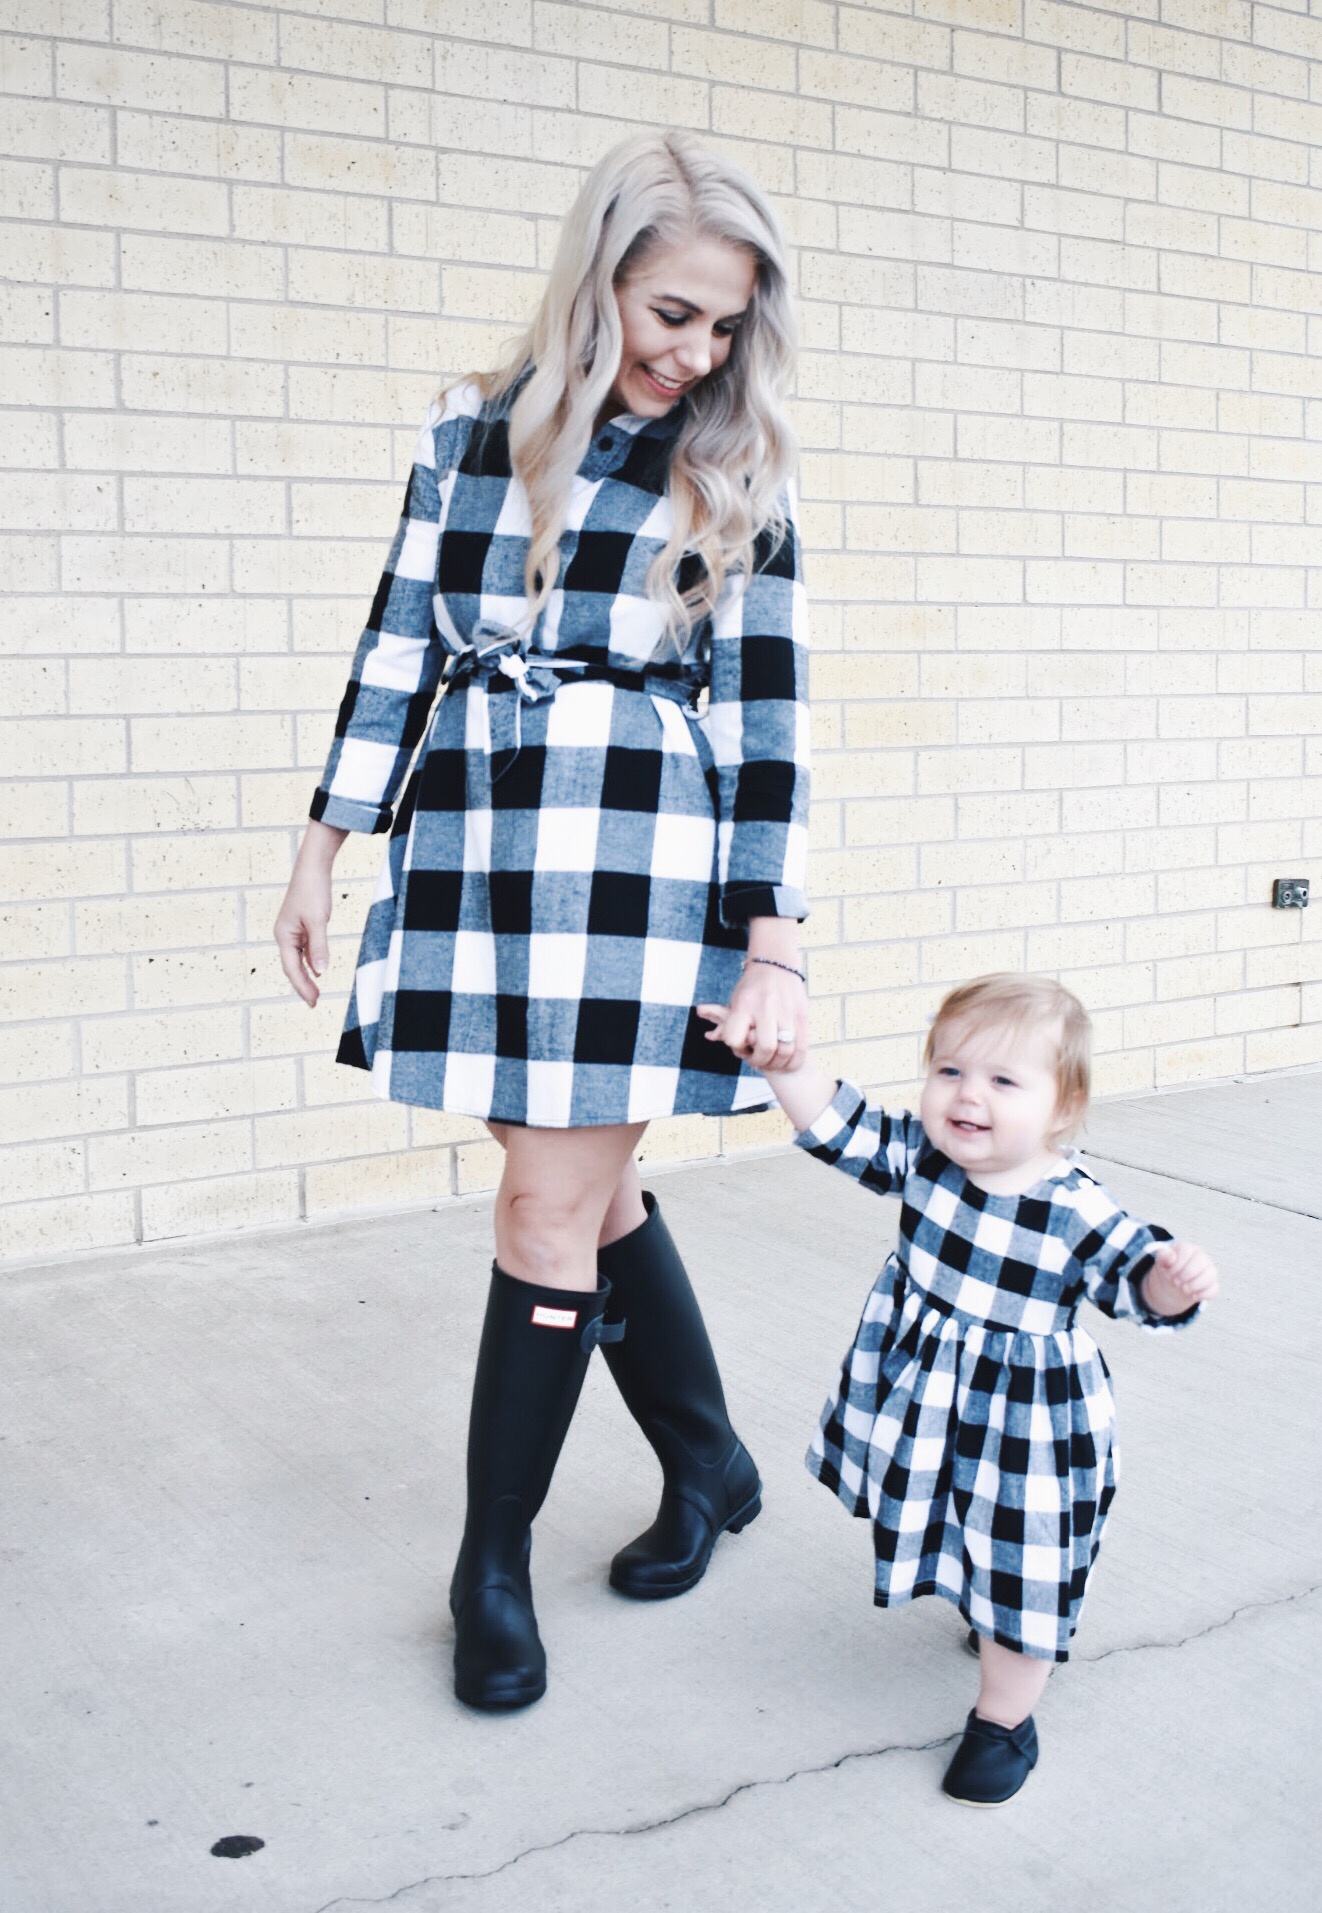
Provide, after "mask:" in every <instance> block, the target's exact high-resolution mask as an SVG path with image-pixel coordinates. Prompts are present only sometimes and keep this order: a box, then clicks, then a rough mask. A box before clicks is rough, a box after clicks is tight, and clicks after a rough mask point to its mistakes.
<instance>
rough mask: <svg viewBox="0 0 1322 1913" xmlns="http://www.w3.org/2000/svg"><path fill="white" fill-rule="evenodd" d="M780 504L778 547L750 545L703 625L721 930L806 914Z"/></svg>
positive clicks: (802, 627)
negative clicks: (708, 635) (708, 646)
mask: <svg viewBox="0 0 1322 1913" xmlns="http://www.w3.org/2000/svg"><path fill="white" fill-rule="evenodd" d="M782 502H783V504H784V507H785V511H786V531H785V536H784V538H783V539H782V540H781V542H780V543H779V545H777V544H776V542H775V540H774V538H773V537H771V536H770V535H769V534H767V533H765V532H764V533H763V534H762V535H761V536H760V537H759V538H758V539H757V541H756V544H755V547H754V562H753V566H752V570H751V572H750V573H749V574H747V575H744V574H742V573H741V574H739V575H737V576H735V577H733V578H731V579H729V580H728V581H727V584H726V587H725V589H724V591H723V592H722V594H721V597H720V600H719V602H718V603H717V605H716V609H715V611H714V613H713V616H712V650H711V695H710V701H709V704H708V708H707V713H706V717H705V718H704V720H703V722H704V728H705V730H706V732H707V736H708V738H709V740H710V742H711V747H712V755H713V757H714V759H715V763H716V771H717V780H718V788H719V800H718V819H717V821H718V838H717V842H718V846H719V860H720V880H721V916H722V919H723V920H724V922H725V923H726V924H727V925H729V924H735V923H743V922H746V921H747V920H748V918H749V917H799V918H802V917H805V916H806V915H807V914H808V903H807V895H806V890H805V872H806V865H807V846H808V828H807V818H808V705H807V600H806V597H805V593H804V587H803V575H802V569H801V565H800V555H799V534H798V527H797V525H796V523H795V519H794V498H793V493H792V492H790V493H788V494H787V496H786V498H785V499H784V500H783V501H782Z"/></svg>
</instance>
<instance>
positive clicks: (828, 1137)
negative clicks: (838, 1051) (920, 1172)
mask: <svg viewBox="0 0 1322 1913" xmlns="http://www.w3.org/2000/svg"><path fill="white" fill-rule="evenodd" d="M794 1140H795V1142H796V1143H797V1144H798V1145H799V1147H800V1148H801V1149H806V1150H807V1151H808V1154H809V1155H810V1156H816V1158H817V1160H818V1161H819V1162H825V1163H829V1164H830V1166H831V1167H832V1168H833V1169H839V1170H841V1171H842V1172H843V1173H844V1174H845V1175H847V1176H852V1177H853V1178H854V1180H855V1181H856V1182H858V1183H859V1184H860V1185H861V1186H862V1187H863V1188H864V1189H871V1190H872V1192H873V1194H874V1195H878V1196H885V1195H899V1194H900V1193H901V1191H902V1190H903V1188H904V1182H905V1178H906V1176H907V1175H908V1173H909V1171H910V1169H912V1167H913V1165H914V1163H915V1162H916V1161H917V1159H918V1156H919V1154H920V1152H921V1150H922V1146H923V1142H924V1140H925V1137H924V1132H923V1126H922V1124H921V1123H920V1122H919V1120H918V1118H917V1117H916V1116H911V1115H910V1114H909V1112H908V1111H907V1110H901V1111H900V1112H899V1113H898V1114H897V1115H894V1116H888V1115H887V1113H886V1111H885V1110H884V1109H878V1108H877V1107H876V1105H875V1104H873V1103H869V1102H868V1101H867V1099H866V1098H865V1097H864V1095H863V1093H862V1091H861V1090H858V1089H855V1087H854V1085H853V1084H852V1083H841V1085H840V1087H839V1089H838V1090H837V1091H836V1093H835V1096H834V1097H833V1099H832V1100H831V1101H830V1102H829V1103H828V1104H827V1106H826V1108H825V1109H824V1110H823V1111H822V1113H821V1115H820V1116H819V1117H818V1118H817V1119H816V1121H815V1122H814V1123H813V1124H812V1126H811V1127H810V1128H808V1129H805V1130H803V1131H802V1132H801V1133H800V1134H799V1135H797V1136H796V1137H795V1138H794Z"/></svg>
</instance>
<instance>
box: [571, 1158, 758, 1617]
mask: <svg viewBox="0 0 1322 1913" xmlns="http://www.w3.org/2000/svg"><path fill="white" fill-rule="evenodd" d="M643 1202H644V1204H645V1205H646V1208H647V1220H646V1222H644V1223H642V1224H640V1226H639V1227H638V1228H636V1229H634V1230H632V1231H631V1233H630V1234H629V1235H626V1236H622V1237H621V1238H620V1240H619V1241H618V1242H612V1243H610V1244H609V1245H608V1246H607V1247H606V1248H604V1249H601V1250H599V1251H598V1253H597V1267H598V1269H599V1270H600V1271H601V1273H602V1275H603V1276H605V1277H607V1278H608V1279H609V1281H610V1284H611V1312H612V1314H618V1315H623V1316H627V1318H628V1322H629V1337H628V1340H627V1341H625V1342H622V1343H620V1344H619V1345H618V1346H617V1347H611V1348H606V1349H603V1351H602V1353H603V1354H604V1355H605V1358H606V1363H607V1366H608V1367H609V1369H610V1372H611V1374H612V1375H613V1376H614V1377H615V1385H616V1387H617V1388H618V1389H619V1391H620V1393H621V1395H623V1397H624V1405H625V1407H626V1408H627V1409H628V1410H629V1413H630V1414H631V1415H632V1416H633V1418H634V1420H635V1421H636V1422H637V1423H638V1426H639V1427H640V1428H641V1429H642V1431H643V1433H644V1434H645V1435H646V1437H647V1439H648V1441H649V1442H650V1443H651V1444H652V1447H653V1448H654V1449H655V1451H656V1456H657V1460H658V1461H659V1462H660V1463H661V1473H662V1476H663V1485H662V1490H661V1506H660V1508H659V1509H658V1511H657V1517H656V1520H655V1521H654V1522H653V1523H652V1525H651V1527H650V1528H648V1530H647V1532H646V1533H645V1534H640V1535H639V1536H638V1538H637V1539H636V1540H634V1541H631V1542H630V1543H629V1545H628V1547H627V1548H621V1550H620V1552H619V1553H618V1554H617V1555H616V1557H615V1559H614V1560H613V1561H612V1562H611V1570H610V1584H611V1586H612V1587H613V1588H615V1589H616V1590H617V1591H618V1592H619V1593H620V1594H627V1595H629V1596H630V1597H631V1598H632V1599H633V1600H635V1601H665V1600H669V1599H670V1597H671V1596H672V1595H676V1594H686V1593H687V1592H688V1590H689V1589H690V1588H691V1587H696V1586H697V1584H698V1582H699V1581H700V1580H701V1579H702V1577H703V1575H704V1574H705V1573H706V1571H707V1563H708V1562H709V1561H710V1559H711V1551H712V1549H713V1548H714V1547H715V1545H716V1539H717V1536H718V1535H720V1534H723V1533H724V1532H725V1531H726V1530H727V1529H728V1530H729V1532H730V1533H731V1534H738V1532H739V1530H740V1529H741V1528H745V1527H747V1526H748V1523H749V1522H750V1521H752V1520H753V1519H754V1517H755V1516H756V1515H757V1514H759V1513H760V1512H761V1508H762V1483H761V1481H760V1480H759V1479H758V1473H757V1467H756V1464H755V1463H754V1461H753V1458H752V1456H751V1455H750V1454H749V1452H748V1450H747V1449H746V1448H745V1447H744V1445H743V1443H742V1442H741V1441H740V1439H739V1437H738V1436H737V1435H736V1434H735V1432H734V1429H733V1428H732V1427H731V1426H730V1417H729V1414H728V1413H727V1411H726V1406H725V1391H724V1390H723V1389H722V1387H721V1375H720V1370H719V1369H718V1368H717V1366H716V1357H715V1355H714V1354H713V1353H712V1346H711V1342H710V1341H709V1340H708V1337H707V1327H706V1324H705V1323H704V1321H703V1319H702V1311H701V1309H700V1308H699V1307H698V1298H697V1296H696V1295H695V1294H694V1293H693V1289H692V1287H691V1286H690V1283H689V1278H688V1275H687V1274H686V1272H685V1269H684V1264H683V1262H682V1261H681V1260H680V1256H679V1251H678V1249H677V1248H676V1247H675V1244H674V1242H673V1240H672V1239H671V1235H670V1231H669V1230H668V1229H667V1227H666V1225H665V1223H664V1222H663V1221H662V1219H661V1211H660V1209H659V1208H658V1207H657V1202H656V1197H655V1196H653V1195H650V1194H647V1195H644V1197H643Z"/></svg>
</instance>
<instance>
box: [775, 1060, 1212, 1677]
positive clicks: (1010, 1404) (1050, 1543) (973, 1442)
mask: <svg viewBox="0 0 1322 1913" xmlns="http://www.w3.org/2000/svg"><path fill="white" fill-rule="evenodd" d="M798 1141H799V1142H800V1144H801V1145H802V1146H803V1147H804V1148H805V1149H807V1150H809V1151H810V1153H811V1154H812V1155H814V1156H816V1157H818V1158H819V1160H821V1161H822V1162H827V1163H831V1164H833V1165H834V1166H835V1167H836V1168H838V1169H841V1170H843V1171H844V1172H845V1173H846V1174H847V1175H850V1176H853V1177H855V1178H856V1179H857V1180H858V1181H859V1182H860V1183H861V1184H862V1186H863V1187H864V1188H867V1189H872V1190H875V1191H876V1193H877V1194H878V1195H885V1194H888V1193H890V1194H895V1195H898V1196H899V1197H900V1198H901V1200H902V1203H903V1208H902V1212H901V1217H900V1240H899V1246H898V1247H897V1249H896V1250H895V1253H894V1254H893V1255H892V1256H891V1257H890V1259H889V1261H888V1262H887V1263H886V1266H885V1268H884V1269H883V1270H882V1272H881V1274H880V1276H879V1277H878V1278H877V1281H876V1283H875V1284H874V1286H873V1289H872V1292H871V1294H870V1295H869V1297H868V1299H867V1303H866V1305H865V1306H864V1309H863V1316H862V1320H861V1321H860V1323H859V1327H858V1333H857V1335H856V1336H855V1339H854V1343H853V1346H852V1348H851V1349H850V1350H849V1352H848V1354H847V1355H846V1356H845V1359H844V1363H843V1365H842V1368H841V1374H840V1383H839V1386H838V1388H837V1390H836V1392H835V1394H833V1395H832V1396H831V1398H830V1399H829V1400H828V1402H827V1404H826V1407H825V1408H824V1409H823V1411H822V1418H821V1422H820V1425H819V1427H818V1430H817V1433H816V1435H815V1436H814V1438H813V1441H812V1444H811V1446H810V1447H809V1450H808V1456H807V1461H808V1467H809V1470H810V1471H811V1473H813V1474H814V1475H816V1476H817V1478H818V1480H819V1481H822V1482H823V1483H825V1485H826V1486H827V1487H828V1488H831V1489H833V1490H834V1492H835V1493H836V1494H837V1495H838V1496H839V1497H840V1499H841V1500H842V1501H843V1502H844V1504H845V1506H846V1507H847V1508H848V1509H849V1511H850V1513H851V1514H855V1515H860V1516H864V1517H867V1518H870V1519H871V1521H872V1524H873V1540H874V1547H875V1554H876V1592H875V1596H874V1598H875V1600H876V1602H877V1605H878V1606H879V1607H891V1606H898V1605H900V1604H901V1603H903V1602H905V1601H910V1600H913V1599H914V1598H915V1597H916V1596H917V1595H921V1594H939V1595H942V1596H944V1598H945V1599H946V1600H948V1601H953V1602H954V1604H955V1605H956V1606H957V1607H958V1608H959V1610H960V1612H961V1614H963V1616H964V1618H965V1619H966V1620H967V1621H968V1623H969V1625H970V1626H971V1627H974V1628H976V1629H977V1631H978V1632H979V1633H980V1634H985V1635H989V1636H991V1637H993V1638H994V1639H996V1640H997V1641H999V1642H1001V1643H1002V1645H1003V1646H1005V1647H1010V1648H1014V1649H1017V1650H1018V1651H1019V1652H1021V1653H1024V1654H1030V1655H1035V1656H1037V1657H1039V1658H1041V1659H1045V1660H1057V1661H1063V1660H1067V1659H1068V1658H1069V1642H1070V1638H1071V1636H1072V1635H1073V1633H1074V1630H1075V1628H1076V1627H1077V1625H1078V1620H1079V1610H1080V1608H1081V1605H1082V1602H1083V1596H1084V1590H1085V1586H1086V1583H1087V1579H1088V1571H1089V1569H1090V1567H1091V1566H1092V1563H1093V1560H1094V1558H1095V1557H1096V1554H1097V1549H1098V1546H1099V1545H1100V1542H1101V1537H1102V1528H1103V1526H1104V1524H1105V1521H1106V1516H1107V1513H1108V1510H1109V1508H1110V1505H1111V1500H1112V1497H1113V1495H1114V1493H1115V1485H1116V1479H1117V1468H1118V1460H1119V1456H1118V1450H1117V1448H1116V1443H1115V1406H1114V1403H1113V1401H1112V1397H1111V1390H1110V1385H1109V1382H1108V1370H1107V1366H1106V1363H1105V1360H1104V1359H1103V1357H1102V1353H1101V1351H1100V1349H1099V1348H1098V1347H1097V1345H1096V1343H1095V1342H1094V1341H1093V1340H1092V1338H1091V1336H1090V1335H1088V1334H1087V1332H1086V1331H1085V1330H1084V1329H1082V1328H1079V1327H1077V1326H1076V1322H1075V1317H1076V1315H1077V1312H1078V1307H1079V1303H1080V1302H1081V1301H1082V1300H1083V1299H1084V1298H1085V1297H1086V1298H1087V1299H1088V1300H1089V1301H1090V1302H1093V1303H1095V1305H1096V1306H1097V1307H1098V1308H1099V1309H1101V1311H1102V1313H1103V1314H1105V1315H1110V1316H1115V1317H1122V1316H1123V1317H1129V1318H1131V1319H1133V1320H1134V1321H1136V1322H1138V1323H1140V1324H1141V1325H1142V1326H1144V1327H1146V1328H1151V1329H1163V1330H1164V1329H1172V1328H1176V1327H1182V1326H1183V1325H1184V1324H1185V1323H1187V1322H1189V1321H1191V1320H1192V1319H1193V1317H1194V1315H1196V1314H1197V1313H1198V1311H1197V1310H1196V1309H1191V1310H1190V1311H1189V1313H1188V1314H1187V1315H1182V1316H1180V1317H1178V1318H1173V1319H1172V1318H1169V1317H1163V1316H1156V1315H1153V1314H1151V1313H1150V1312H1149V1311H1148V1310H1147V1309H1146V1308H1145V1307H1144V1305H1143V1301H1142V1299H1141V1295H1140V1292H1139V1290H1138V1288H1137V1287H1136V1284H1137V1283H1138V1282H1139V1280H1140V1278H1141V1277H1142V1276H1143V1275H1144V1273H1145V1272H1146V1271H1147V1269H1148V1268H1149V1267H1150V1266H1151V1261H1152V1251H1153V1248H1154V1246H1155V1245H1156V1244H1157V1243H1158V1242H1163V1241H1169V1239H1170V1238H1169V1235H1168V1234H1167V1232H1166V1231H1165V1230H1164V1229H1160V1228H1154V1227H1149V1226H1147V1225H1146V1224H1144V1223H1142V1222H1138V1221H1135V1219H1134V1218H1133V1217H1132V1216H1128V1215H1126V1214H1125V1213H1124V1211H1123V1210H1122V1209H1120V1208H1119V1207H1118V1205H1117V1204H1116V1202H1115V1201H1114V1199H1113V1198H1112V1197H1111V1196H1110V1195H1108V1193H1107V1192H1106V1190H1105V1189H1103V1188H1102V1186H1101V1184H1100V1183H1098V1182H1096V1181H1095V1180H1094V1179H1093V1177H1092V1176H1090V1175H1089V1174H1088V1172H1087V1170H1086V1169H1084V1168H1083V1167H1082V1166H1081V1165H1080V1164H1079V1163H1078V1162H1077V1161H1076V1162H1071V1163H1067V1164H1064V1165H1063V1166H1062V1168H1061V1170H1060V1171H1059V1173H1057V1174H1055V1175H1053V1176H1049V1177H1047V1178H1045V1179H1044V1180H1043V1181H1042V1182H1039V1183H1038V1184H1036V1185H1035V1187H1034V1188H1032V1189H1030V1190H1028V1191H1027V1192H1026V1193H1025V1194H1023V1195H1015V1196H998V1195H989V1194H988V1193H987V1192H986V1191H985V1190H982V1189H979V1188H977V1187H976V1186H975V1185H974V1184H973V1183H971V1182H970V1181H969V1180H968V1178H967V1177H966V1176H965V1175H964V1173H963V1171H962V1170H961V1169H959V1168H957V1167H956V1165H955V1164H954V1163H952V1162H951V1161H950V1160H949V1158H948V1157H946V1156H944V1155H942V1154H941V1153H940V1152H939V1151H938V1150H936V1149H934V1148H933V1147H932V1145H931V1144H930V1143H929V1142H928V1140H927V1137H926V1136H925V1134H924V1132H923V1128H922V1125H921V1123H920V1122H919V1121H918V1119H917V1118H916V1117H914V1116H910V1115H908V1114H900V1115H895V1116H888V1115H886V1114H885V1113H884V1112H883V1111H881V1110H879V1109H876V1108H874V1107H872V1106H871V1105H869V1104H868V1103H867V1102H866V1101H865V1100H864V1098H863V1097H862V1096H861V1095H860V1093H859V1091H858V1090H856V1089H855V1088H854V1087H853V1085H852V1084H850V1083H842V1084H841V1086H840V1089H839V1091H838V1093H837V1095H836V1097H835V1100H834V1101H833V1102H832V1103H831V1104H830V1106H829V1108H827V1109H826V1110H825V1111H824V1112H823V1114H822V1115H821V1116H820V1117H819V1118H818V1119H817V1121H816V1122H815V1123H814V1124H813V1126H812V1128H811V1129H809V1130H806V1131H805V1132H804V1133H803V1134H802V1135H801V1136H799V1138H798Z"/></svg>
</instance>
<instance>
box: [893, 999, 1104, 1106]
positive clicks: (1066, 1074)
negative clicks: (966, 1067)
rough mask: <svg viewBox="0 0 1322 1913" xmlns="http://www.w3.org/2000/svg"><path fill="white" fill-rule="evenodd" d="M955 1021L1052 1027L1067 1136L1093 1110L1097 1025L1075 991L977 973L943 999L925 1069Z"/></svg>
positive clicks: (1017, 1031)
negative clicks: (1094, 1028) (1090, 1103)
mask: <svg viewBox="0 0 1322 1913" xmlns="http://www.w3.org/2000/svg"><path fill="white" fill-rule="evenodd" d="M952 1023H967V1024H970V1025H972V1026H973V1027H974V1028H978V1029H1009V1030H1011V1031H1013V1033H1014V1034H1015V1035H1020V1034H1022V1033H1023V1031H1024V1030H1026V1029H1028V1028H1030V1027H1032V1028H1037V1029H1043V1030H1050V1029H1053V1026H1054V1032H1053V1033H1054V1034H1055V1038H1056V1114H1057V1115H1058V1116H1059V1117H1060V1118H1061V1122H1062V1127H1061V1129H1060V1131H1059V1132H1058V1133H1059V1134H1060V1135H1061V1136H1067V1135H1069V1133H1070V1132H1071V1131H1072V1130H1074V1129H1077V1128H1078V1126H1079V1124H1080V1123H1081V1122H1082V1121H1083V1119H1084V1116H1085V1115H1086V1114H1087V1110H1088V1095H1089V1091H1090V1089H1091V1052H1092V1024H1091V1022H1090V1021H1089V1018H1088V1012H1087V1010H1085V1009H1084V1007H1083V1005H1082V1003H1080V1001H1079V999H1078V997H1077V996H1075V994H1074V992H1073V991H1072V990H1067V989H1066V988H1065V986H1064V984H1063V983H1056V982H1054V981H1053V979H1052V978H1051V977H1048V976H1020V975H1019V974H1018V973H1017V972H1016V971H1013V970H1000V971H996V972H995V973H994V974H992V975H991V976H976V977H974V979H973V981H972V982H971V983H961V984H960V985H959V987H958V988H957V989H954V990H950V991H948V992H947V994H946V995H945V996H944V997H942V999H941V1004H940V1007H939V1008H938V1010H937V1013H936V1015H935V1016H934V1017H933V1018H932V1027H931V1029H930V1030H929V1031H928V1032H927V1042H926V1043H925V1045H924V1046H923V1067H924V1068H927V1067H928V1066H929V1065H930V1063H931V1061H932V1057H933V1055H934V1054H935V1051H936V1044H937V1038H938V1037H939V1036H940V1034H941V1032H942V1030H943V1028H944V1029H947V1030H948V1029H949V1027H950V1025H951V1024H952Z"/></svg>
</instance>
